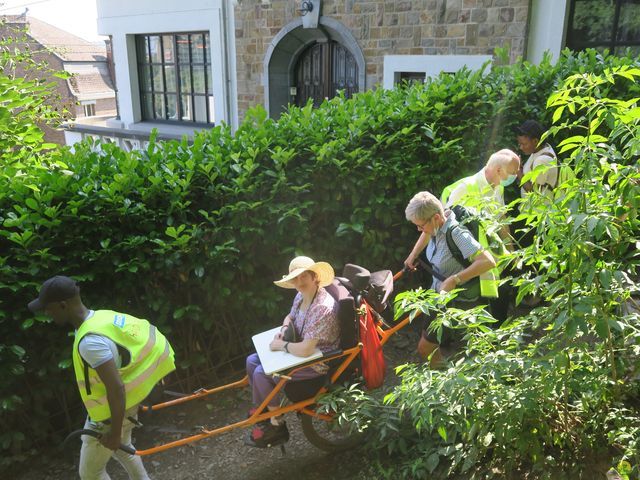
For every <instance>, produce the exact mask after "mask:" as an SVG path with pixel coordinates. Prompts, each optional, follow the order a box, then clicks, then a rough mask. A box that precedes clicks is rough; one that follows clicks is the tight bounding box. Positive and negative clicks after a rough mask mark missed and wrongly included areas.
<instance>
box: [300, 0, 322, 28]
mask: <svg viewBox="0 0 640 480" xmlns="http://www.w3.org/2000/svg"><path fill="white" fill-rule="evenodd" d="M320 1H321V0H305V1H303V2H302V3H301V4H300V8H299V9H298V12H299V13H300V15H301V16H302V28H318V22H319V20H320V7H321V3H320Z"/></svg>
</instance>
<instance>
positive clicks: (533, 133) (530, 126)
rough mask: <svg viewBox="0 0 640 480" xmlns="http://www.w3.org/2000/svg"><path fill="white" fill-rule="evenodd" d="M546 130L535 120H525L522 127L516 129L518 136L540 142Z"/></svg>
mask: <svg viewBox="0 0 640 480" xmlns="http://www.w3.org/2000/svg"><path fill="white" fill-rule="evenodd" d="M544 132H546V129H545V128H544V127H543V126H542V125H540V124H539V123H538V122H536V121H535V120H525V121H524V122H522V125H520V126H519V127H516V133H517V134H518V135H524V136H525V137H529V138H537V139H538V140H540V139H541V138H542V135H543V134H544Z"/></svg>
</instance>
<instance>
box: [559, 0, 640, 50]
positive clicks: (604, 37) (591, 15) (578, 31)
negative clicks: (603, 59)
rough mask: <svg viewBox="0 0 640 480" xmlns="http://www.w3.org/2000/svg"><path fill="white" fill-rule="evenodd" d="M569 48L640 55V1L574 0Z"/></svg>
mask: <svg viewBox="0 0 640 480" xmlns="http://www.w3.org/2000/svg"><path fill="white" fill-rule="evenodd" d="M566 43H567V47H569V48H570V49H572V50H584V49H586V48H595V49H597V50H600V51H603V50H605V49H608V50H609V51H610V52H611V53H613V54H616V55H620V54H624V53H625V51H626V49H627V48H629V49H630V50H631V52H632V53H633V54H634V55H639V54H640V0H572V1H571V5H570V10H569V26H568V29H567V42H566Z"/></svg>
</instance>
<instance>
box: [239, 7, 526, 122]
mask: <svg viewBox="0 0 640 480" xmlns="http://www.w3.org/2000/svg"><path fill="white" fill-rule="evenodd" d="M305 3H307V4H311V5H312V8H313V7H316V8H318V7H319V18H318V28H316V29H309V28H304V27H303V22H302V17H301V14H302V13H305V12H301V11H300V10H301V7H302V6H303V4H305ZM529 5H530V2H529V0H323V1H317V0H316V1H314V2H300V1H292V0H239V1H238V2H237V3H236V4H235V10H234V16H235V45H236V71H237V77H236V78H237V101H238V114H239V117H240V118H242V116H243V114H244V112H246V110H247V109H248V108H250V107H252V106H255V105H257V104H263V105H265V106H266V107H267V108H268V110H269V113H270V115H272V116H277V115H278V114H279V112H280V111H282V109H283V107H284V106H286V104H287V103H296V102H299V101H300V100H299V99H298V98H296V97H299V96H300V86H299V80H300V79H298V78H296V77H297V76H299V75H300V74H301V70H300V68H302V67H301V66H300V65H299V62H300V61H301V60H300V59H301V58H302V57H304V55H305V52H306V51H308V50H309V49H311V48H313V46H314V45H315V44H318V43H322V42H325V43H327V42H329V43H334V44H336V45H338V46H340V45H342V46H343V47H345V49H346V50H347V52H348V53H347V55H348V54H349V53H350V54H351V55H352V56H353V57H354V59H353V63H354V64H355V68H354V71H355V70H357V73H356V74H355V77H357V78H355V77H354V81H355V83H356V84H357V85H355V87H354V91H362V90H364V89H370V88H376V87H377V86H380V85H382V84H383V79H384V77H385V74H386V73H388V72H385V68H388V67H385V56H394V57H395V58H399V57H401V56H407V59H406V60H407V61H408V63H409V64H411V63H416V62H417V63H420V62H425V61H426V62H436V63H437V62H438V60H439V59H440V58H441V59H445V58H447V59H450V58H451V57H452V56H457V57H460V58H462V59H467V58H470V57H473V56H481V58H486V56H487V55H489V56H490V55H492V54H493V53H494V51H495V48H496V47H506V48H508V49H509V55H510V59H511V61H514V60H515V59H516V58H517V57H518V56H523V55H524V54H525V48H526V38H527V24H528V18H529ZM307 7H308V5H307ZM312 13H313V12H306V13H305V16H306V15H311V14H312ZM320 56H321V55H320ZM432 56H433V57H432ZM436 56H439V57H436ZM400 59H401V58H400ZM316 60H317V61H318V62H319V65H320V68H322V66H323V65H324V66H327V65H329V64H330V62H331V61H332V60H331V59H329V60H323V59H322V58H320V57H318V58H317V59H316ZM323 61H324V62H325V63H324V64H323V63H322V62H323ZM401 63H402V62H401ZM406 63H407V62H405V64H406ZM347 68H348V67H347ZM440 70H445V71H446V67H444V66H443V68H442V69H440ZM435 71H438V69H437V68H435ZM312 73H313V72H312ZM395 73H396V74H400V77H399V78H408V79H411V78H412V76H411V75H409V76H403V75H402V74H403V72H395ZM408 73H411V72H408ZM318 77H322V75H318ZM317 81H322V78H316V83H317ZM296 87H297V88H296ZM324 93H326V91H325V92H324ZM296 94H297V95H296ZM324 96H325V97H326V96H332V95H331V92H330V94H329V95H324ZM306 99H307V98H306V97H305V98H303V99H302V100H304V101H306ZM304 101H303V102H302V103H304Z"/></svg>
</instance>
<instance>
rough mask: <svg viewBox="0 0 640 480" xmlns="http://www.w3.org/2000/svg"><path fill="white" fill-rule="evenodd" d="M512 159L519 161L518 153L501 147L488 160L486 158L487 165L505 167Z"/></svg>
mask: <svg viewBox="0 0 640 480" xmlns="http://www.w3.org/2000/svg"><path fill="white" fill-rule="evenodd" d="M513 160H518V162H520V157H519V156H518V154H517V153H516V152H514V151H513V150H509V149H508V148H503V149H502V150H498V151H497V152H496V153H494V154H493V155H491V156H490V157H489V160H487V167H489V168H492V167H495V168H500V167H502V168H506V167H507V165H509V164H510V163H511V162H512V161H513Z"/></svg>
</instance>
